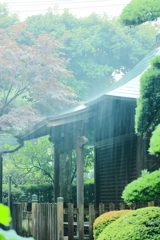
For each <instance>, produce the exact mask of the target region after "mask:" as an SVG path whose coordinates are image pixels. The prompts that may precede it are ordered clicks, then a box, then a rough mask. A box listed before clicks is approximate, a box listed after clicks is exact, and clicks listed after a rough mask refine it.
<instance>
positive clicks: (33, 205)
mask: <svg viewBox="0 0 160 240" xmlns="http://www.w3.org/2000/svg"><path fill="white" fill-rule="evenodd" d="M36 205H37V202H32V236H33V238H35V222H36Z"/></svg>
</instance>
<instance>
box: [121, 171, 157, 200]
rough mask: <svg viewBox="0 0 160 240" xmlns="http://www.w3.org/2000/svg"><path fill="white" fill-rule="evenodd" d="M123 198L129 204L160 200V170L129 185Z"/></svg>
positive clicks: (147, 174) (145, 175) (144, 175)
mask: <svg viewBox="0 0 160 240" xmlns="http://www.w3.org/2000/svg"><path fill="white" fill-rule="evenodd" d="M122 198H123V199H124V201H125V202H127V203H128V204H136V203H138V202H145V201H153V200H155V199H158V198H160V169H159V170H156V171H154V172H152V173H149V172H146V173H145V174H142V176H141V177H139V178H138V179H137V180H134V181H133V182H131V183H129V184H128V185H127V186H126V187H125V189H124V191H123V193H122Z"/></svg>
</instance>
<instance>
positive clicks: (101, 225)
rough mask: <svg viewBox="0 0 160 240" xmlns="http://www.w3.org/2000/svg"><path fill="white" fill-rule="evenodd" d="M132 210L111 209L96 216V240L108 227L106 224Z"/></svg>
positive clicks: (94, 229) (94, 230) (94, 225)
mask: <svg viewBox="0 0 160 240" xmlns="http://www.w3.org/2000/svg"><path fill="white" fill-rule="evenodd" d="M131 211H132V210H121V211H111V212H106V213H104V214H102V215H100V216H99V217H98V218H96V220H95V221H94V224H93V233H94V239H95V240H96V239H97V238H98V236H99V234H100V233H101V232H102V231H103V230H104V229H105V228H106V226H108V225H109V224H110V223H112V222H113V221H115V220H117V219H118V218H120V217H121V216H123V215H125V214H127V213H129V212H131Z"/></svg>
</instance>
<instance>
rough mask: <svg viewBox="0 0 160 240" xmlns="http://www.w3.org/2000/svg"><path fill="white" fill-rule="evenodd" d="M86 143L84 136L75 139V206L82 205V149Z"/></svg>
mask: <svg viewBox="0 0 160 240" xmlns="http://www.w3.org/2000/svg"><path fill="white" fill-rule="evenodd" d="M87 142H88V139H87V138H86V137H84V136H81V137H77V140H76V143H77V144H76V145H77V147H76V150H77V206H78V204H83V203H84V181H83V170H84V151H83V147H84V145H85V144H86V143H87Z"/></svg>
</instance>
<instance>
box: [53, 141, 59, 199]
mask: <svg viewBox="0 0 160 240" xmlns="http://www.w3.org/2000/svg"><path fill="white" fill-rule="evenodd" d="M59 161H60V154H59V151H58V146H56V144H55V145H54V202H56V201H57V198H58V197H59V196H60V195H59V194H60V189H59V170H60V168H59Z"/></svg>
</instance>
